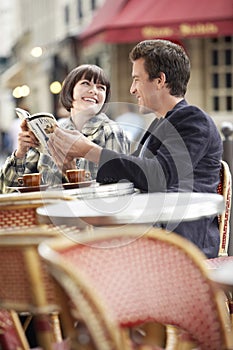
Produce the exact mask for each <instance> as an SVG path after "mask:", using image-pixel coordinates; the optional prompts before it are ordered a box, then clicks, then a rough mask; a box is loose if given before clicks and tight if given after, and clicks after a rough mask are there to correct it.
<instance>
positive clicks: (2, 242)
mask: <svg viewBox="0 0 233 350" xmlns="http://www.w3.org/2000/svg"><path fill="white" fill-rule="evenodd" d="M40 230H41V232H39V230H38V229H37V232H36V227H35V228H34V229H32V232H30V228H26V227H25V228H24V230H23V231H22V232H20V231H19V230H16V229H15V230H14V229H13V228H12V229H8V230H7V231H6V230H4V231H3V232H2V233H1V239H0V307H4V308H7V309H14V310H16V311H20V312H21V311H30V312H32V313H36V312H39V311H38V310H37V307H38V308H39V302H38V300H37V298H36V297H35V290H37V291H38V290H41V293H42V294H43V295H44V297H45V298H46V300H47V303H48V305H52V304H53V305H54V300H56V299H55V294H54V289H53V284H52V283H51V279H50V276H49V275H48V273H47V272H46V270H45V268H44V265H43V264H41V263H40V258H39V256H38V253H37V246H38V244H39V243H40V242H41V241H42V240H44V239H46V238H51V237H54V236H55V234H56V233H55V231H54V230H53V229H52V228H49V227H48V228H44V229H42V228H41V229H40ZM14 231H15V232H14ZM35 263H36V264H37V263H38V264H37V265H36V264H35ZM33 266H35V268H34V271H33V272H31V268H32V267H33ZM32 275H33V277H32Z"/></svg>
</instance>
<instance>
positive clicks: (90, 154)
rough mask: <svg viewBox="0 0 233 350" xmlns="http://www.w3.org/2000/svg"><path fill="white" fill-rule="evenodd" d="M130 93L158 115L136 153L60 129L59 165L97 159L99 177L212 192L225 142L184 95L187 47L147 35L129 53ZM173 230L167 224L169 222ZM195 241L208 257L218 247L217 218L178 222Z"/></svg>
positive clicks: (145, 187) (149, 187)
mask: <svg viewBox="0 0 233 350" xmlns="http://www.w3.org/2000/svg"><path fill="white" fill-rule="evenodd" d="M130 59H131V62H132V78H133V82H132V85H131V89H130V92H131V94H133V95H134V96H135V97H136V99H137V101H138V105H139V109H140V112H144V113H147V112H148V111H153V112H154V114H155V115H156V118H155V119H154V121H153V122H152V124H151V125H150V127H149V128H148V130H147V131H146V133H145V134H144V136H143V138H142V140H141V142H140V146H139V147H138V149H137V150H136V151H135V153H133V154H132V155H124V154H119V153H116V152H114V151H111V150H107V149H103V148H101V147H99V146H98V145H94V144H92V143H91V142H89V141H88V140H87V139H86V138H85V137H84V136H83V135H81V134H79V133H78V132H68V131H63V130H60V129H58V128H57V129H56V131H55V133H54V134H53V135H52V137H51V139H50V142H49V146H50V150H51V152H52V154H53V155H54V157H55V159H56V162H57V164H58V165H59V166H60V167H62V166H63V163H64V162H66V161H68V160H69V159H70V158H78V157H85V158H86V159H89V160H91V161H93V162H95V163H97V164H98V174H97V181H98V182H100V183H112V182H118V181H120V180H123V179H126V180H128V181H131V182H133V183H134V185H135V187H137V188H139V189H140V190H141V191H144V192H157V191H158V192H161V191H163V192H165V191H167V192H176V191H189V192H190V191H191V192H212V193H216V191H217V185H218V182H219V171H220V160H221V157H222V141H221V138H220V135H219V132H218V130H217V128H216V126H215V124H214V122H213V121H212V119H211V118H210V117H209V116H208V115H207V114H206V113H205V112H203V111H202V110H201V109H199V108H197V107H195V106H191V105H188V103H187V102H186V100H185V99H184V96H185V93H186V89H187V84H188V81H189V78H190V61H189V58H188V56H187V55H186V53H185V51H184V50H183V48H182V47H181V46H179V45H176V44H174V43H172V42H170V41H166V40H146V41H142V42H140V43H139V44H137V45H136V46H135V47H134V48H133V50H132V51H131V53H130ZM167 228H168V229H169V227H167ZM174 231H175V232H177V233H179V234H180V235H182V236H184V237H186V238H187V239H189V240H190V241H192V242H193V243H195V244H196V245H197V246H198V247H199V248H200V249H201V250H202V251H203V252H204V253H205V254H206V256H207V257H209V258H211V257H216V256H217V254H218V248H219V231H218V223H217V218H216V217H215V218H205V219H201V220H197V221H195V222H189V223H180V224H177V227H176V228H175V230H174Z"/></svg>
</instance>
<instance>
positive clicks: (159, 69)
mask: <svg viewBox="0 0 233 350" xmlns="http://www.w3.org/2000/svg"><path fill="white" fill-rule="evenodd" d="M129 58H130V60H131V62H134V61H136V60H138V59H139V58H143V59H144V66H145V70H146V72H147V73H148V75H149V80H153V79H155V78H159V77H160V74H161V73H164V74H165V76H166V83H167V87H168V88H169V90H170V94H171V95H173V96H176V97H183V96H184V95H185V93H186V90H187V84H188V81H189V78H190V61H189V58H188V56H187V54H186V53H185V51H184V49H183V48H182V47H181V46H180V45H177V44H175V43H172V42H171V41H168V40H145V41H141V42H140V43H138V44H137V45H136V46H135V47H134V48H133V49H132V51H131V52H130V54H129Z"/></svg>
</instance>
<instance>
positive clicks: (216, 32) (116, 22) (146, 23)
mask: <svg viewBox="0 0 233 350" xmlns="http://www.w3.org/2000/svg"><path fill="white" fill-rule="evenodd" d="M225 35H233V3H232V0H222V1H219V0H212V1H211V2H209V0H201V1H198V2H197V1H195V0H189V1H187V0H177V1H174V0H144V1H138V0H117V1H111V0H106V2H105V3H104V5H103V6H102V7H101V8H100V9H99V10H98V11H97V13H96V15H95V16H94V18H93V20H92V22H91V23H90V25H89V26H88V27H87V28H86V30H84V31H83V33H81V34H80V35H79V40H80V41H81V42H82V43H83V44H87V43H88V44H90V43H94V42H99V41H102V42H109V43H126V42H135V41H139V40H145V39H155V38H169V39H182V38H186V37H188V38H191V37H217V36H225Z"/></svg>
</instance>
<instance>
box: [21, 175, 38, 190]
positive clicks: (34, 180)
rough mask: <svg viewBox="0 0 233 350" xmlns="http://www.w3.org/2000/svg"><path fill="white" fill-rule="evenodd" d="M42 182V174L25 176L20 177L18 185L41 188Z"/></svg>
mask: <svg viewBox="0 0 233 350" xmlns="http://www.w3.org/2000/svg"><path fill="white" fill-rule="evenodd" d="M40 181H41V174H40V173H31V174H24V175H23V176H22V177H18V184H19V185H20V186H24V187H35V186H40Z"/></svg>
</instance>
